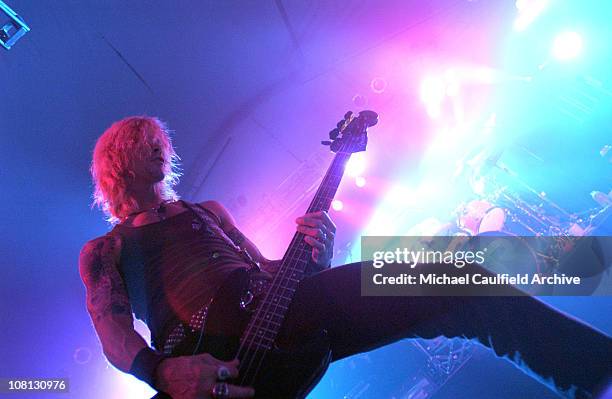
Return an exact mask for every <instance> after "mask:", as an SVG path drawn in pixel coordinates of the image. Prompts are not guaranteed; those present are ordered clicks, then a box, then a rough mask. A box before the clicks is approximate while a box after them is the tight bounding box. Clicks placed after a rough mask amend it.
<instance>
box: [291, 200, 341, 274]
mask: <svg viewBox="0 0 612 399" xmlns="http://www.w3.org/2000/svg"><path fill="white" fill-rule="evenodd" d="M295 222H296V223H297V224H298V226H297V231H299V232H300V233H303V234H304V235H305V237H304V241H306V243H308V245H310V246H311V247H312V260H313V261H314V262H315V263H316V264H318V265H319V266H323V267H327V266H329V264H330V262H331V259H332V257H333V255H334V236H335V235H336V225H335V224H334V222H333V221H332V220H331V219H330V217H329V215H328V214H327V212H325V211H319V212H313V213H307V214H305V215H304V216H301V217H299V218H297V219H296V220H295Z"/></svg>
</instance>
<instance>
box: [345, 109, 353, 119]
mask: <svg viewBox="0 0 612 399" xmlns="http://www.w3.org/2000/svg"><path fill="white" fill-rule="evenodd" d="M351 116H353V111H348V112H347V113H346V114H344V120H348V119H349V118H350V117H351Z"/></svg>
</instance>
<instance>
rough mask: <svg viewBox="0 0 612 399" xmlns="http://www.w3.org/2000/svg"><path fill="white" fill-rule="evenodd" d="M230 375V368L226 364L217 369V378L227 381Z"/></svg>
mask: <svg viewBox="0 0 612 399" xmlns="http://www.w3.org/2000/svg"><path fill="white" fill-rule="evenodd" d="M229 376H230V371H229V369H228V368H227V367H225V366H219V368H218V369H217V379H218V380H219V381H225V380H227V379H228V378H229Z"/></svg>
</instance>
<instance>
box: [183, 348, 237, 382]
mask: <svg viewBox="0 0 612 399" xmlns="http://www.w3.org/2000/svg"><path fill="white" fill-rule="evenodd" d="M194 358H195V360H196V361H198V362H199V363H200V364H201V365H202V366H204V367H203V368H202V374H204V376H205V377H210V375H206V374H209V373H211V371H212V373H213V374H214V377H215V378H217V375H216V373H217V370H218V369H219V367H220V366H224V367H226V368H227V369H228V371H229V373H230V377H231V378H235V377H238V365H239V363H240V362H239V361H238V359H233V360H230V361H229V362H224V361H223V360H219V359H217V358H216V357H214V356H212V355H211V354H209V353H202V354H201V355H196V356H194Z"/></svg>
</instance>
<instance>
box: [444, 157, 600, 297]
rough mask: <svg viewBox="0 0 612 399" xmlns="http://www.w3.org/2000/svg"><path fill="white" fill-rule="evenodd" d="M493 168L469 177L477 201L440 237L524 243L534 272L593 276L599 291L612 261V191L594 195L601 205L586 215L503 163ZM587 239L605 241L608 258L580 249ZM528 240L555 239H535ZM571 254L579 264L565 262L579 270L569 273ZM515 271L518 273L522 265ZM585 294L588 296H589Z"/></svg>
mask: <svg viewBox="0 0 612 399" xmlns="http://www.w3.org/2000/svg"><path fill="white" fill-rule="evenodd" d="M492 166H493V168H489V170H488V172H487V173H486V174H482V173H480V171H481V170H482V168H473V169H472V175H471V176H469V177H468V182H469V184H470V187H471V191H472V192H473V194H472V197H471V198H469V199H468V200H466V201H465V202H463V203H461V204H460V205H459V206H458V207H457V208H456V209H455V210H454V212H453V214H452V215H453V219H454V221H452V222H451V223H450V224H447V225H444V229H441V230H439V231H438V232H437V233H436V234H435V235H440V236H470V237H491V236H496V237H512V239H511V240H509V241H512V243H513V245H519V244H520V245H522V246H523V247H524V248H523V249H524V251H522V253H524V254H528V255H530V256H531V257H533V260H532V261H529V262H524V263H525V264H527V263H529V264H532V265H534V268H533V270H531V272H533V273H538V274H540V273H544V274H546V273H551V272H555V271H556V272H558V271H561V272H565V273H567V274H570V275H578V276H581V277H583V278H592V279H593V290H594V289H595V288H596V286H597V285H598V284H599V281H600V279H601V272H602V271H604V270H606V269H607V268H608V267H609V266H610V263H612V262H611V261H610V259H609V258H611V257H612V254H611V253H612V245H610V242H612V237H610V236H612V217H610V216H611V215H612V191H611V192H610V193H609V194H605V193H602V192H599V191H594V192H592V193H591V197H592V198H593V199H594V200H595V201H596V202H597V203H598V205H599V206H598V207H595V208H591V209H588V210H586V211H584V212H581V213H571V212H569V211H567V210H566V209H564V208H563V207H562V206H560V205H559V204H557V203H556V202H554V201H553V200H552V199H550V198H548V196H547V195H546V193H544V192H541V191H538V190H536V189H535V188H533V187H531V186H529V185H528V184H527V183H526V182H524V181H522V180H521V179H520V178H519V176H518V174H517V173H515V172H513V171H512V170H510V169H509V168H508V167H507V166H506V165H504V164H502V163H501V162H500V161H499V159H495V162H493V163H492ZM473 183H476V184H473ZM585 236H592V238H597V239H598V240H599V242H600V243H601V242H604V243H605V244H601V245H603V246H606V247H610V248H608V255H607V257H608V259H607V260H606V259H604V260H603V261H602V260H601V259H599V258H597V259H595V258H594V255H593V251H591V248H590V246H588V248H587V245H586V244H582V245H575V244H578V243H579V241H580V240H582V239H581V238H580V237H585ZM527 237H550V238H547V239H543V240H539V239H538V240H533V239H529V238H527ZM582 241H585V242H586V240H582ZM539 244H542V245H544V244H545V245H547V247H546V249H545V250H542V248H536V246H538V245H539ZM598 245H600V244H598ZM601 245H600V246H601ZM581 248H582V249H581ZM585 248H586V249H585ZM519 252H520V251H519ZM604 252H605V251H604ZM570 256H571V257H573V260H572V261H571V262H566V263H565V264H566V266H567V265H573V266H572V267H570V268H567V267H566V269H563V268H562V267H561V266H560V263H559V262H560V261H559V259H569V258H570ZM589 258H593V259H592V262H591V264H592V265H594V266H593V267H591V268H588V267H586V265H585V263H588V262H586V260H587V259H589ZM512 268H514V269H516V265H513V266H512ZM591 269H594V270H591ZM583 288H584V287H583ZM587 291H589V292H588V293H586V294H587V295H588V294H589V293H590V292H592V290H591V289H587ZM580 294H581V295H584V294H585V292H582V293H580Z"/></svg>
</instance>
